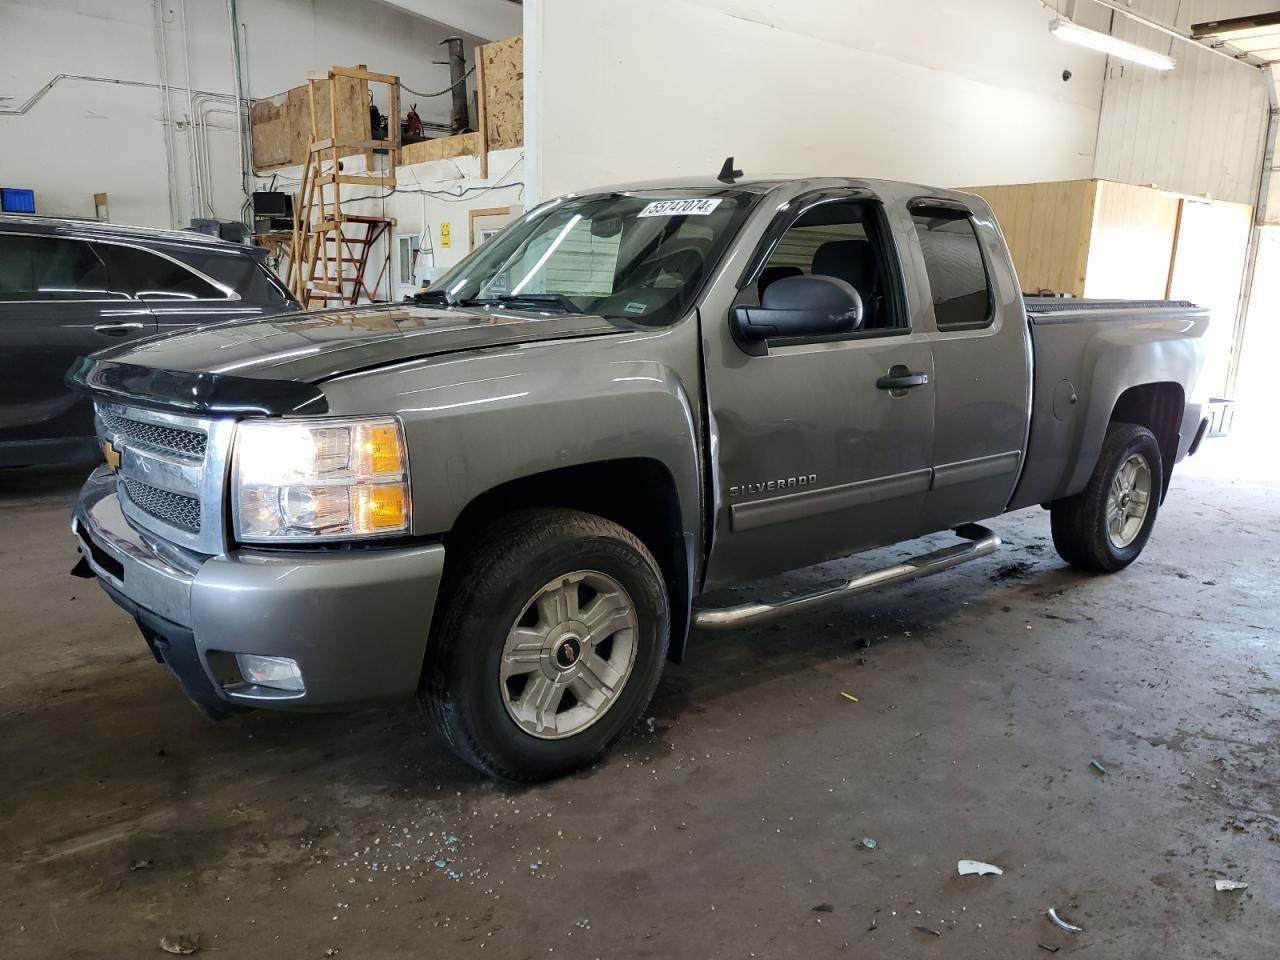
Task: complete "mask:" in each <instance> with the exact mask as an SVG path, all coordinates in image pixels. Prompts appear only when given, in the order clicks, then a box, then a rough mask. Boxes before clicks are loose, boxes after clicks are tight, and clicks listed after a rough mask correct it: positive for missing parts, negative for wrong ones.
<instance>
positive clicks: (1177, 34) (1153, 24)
mask: <svg viewBox="0 0 1280 960" xmlns="http://www.w3.org/2000/svg"><path fill="white" fill-rule="evenodd" d="M1089 2H1090V3H1096V4H1097V5H1098V6H1100V7H1106V8H1107V9H1108V10H1112V11H1114V12H1115V13H1118V14H1120V15H1121V16H1124V17H1128V18H1129V19H1130V20H1132V21H1134V22H1135V23H1140V24H1142V25H1143V26H1144V27H1149V28H1150V29H1152V30H1155V31H1156V32H1157V33H1163V34H1164V35H1165V36H1167V37H1173V39H1175V40H1181V41H1182V42H1183V43H1189V44H1191V45H1192V46H1193V47H1197V48H1198V49H1200V50H1208V51H1209V52H1210V53H1216V54H1217V55H1218V56H1220V57H1226V58H1227V59H1228V60H1230V61H1231V62H1232V63H1239V64H1242V65H1244V66H1246V67H1251V68H1253V69H1254V70H1261V69H1262V68H1263V65H1262V64H1257V63H1250V62H1249V61H1248V56H1249V55H1248V54H1240V55H1239V56H1234V55H1232V54H1230V53H1227V52H1226V51H1225V50H1222V49H1219V48H1218V47H1211V46H1209V45H1208V44H1205V43H1201V42H1200V41H1199V40H1197V39H1196V38H1194V37H1192V36H1191V35H1190V34H1189V33H1183V32H1182V31H1181V30H1175V29H1174V28H1173V27H1170V26H1166V25H1165V24H1163V23H1160V22H1159V21H1157V20H1152V19H1151V18H1150V17H1144V16H1143V15H1142V14H1140V13H1134V12H1133V11H1132V10H1130V9H1128V8H1127V7H1123V6H1121V5H1120V4H1118V3H1112V2H1111V0H1089Z"/></svg>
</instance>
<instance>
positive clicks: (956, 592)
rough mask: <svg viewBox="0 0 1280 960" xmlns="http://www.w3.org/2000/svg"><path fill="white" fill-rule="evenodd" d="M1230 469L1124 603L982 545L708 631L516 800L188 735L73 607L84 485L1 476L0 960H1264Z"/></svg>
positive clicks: (470, 782) (1271, 549) (124, 641)
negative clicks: (167, 950)
mask: <svg viewBox="0 0 1280 960" xmlns="http://www.w3.org/2000/svg"><path fill="white" fill-rule="evenodd" d="M1228 446H1229V444H1226V443H1220V444H1219V445H1218V446H1217V447H1216V448H1211V449H1210V450H1209V451H1208V452H1207V453H1206V454H1204V455H1202V456H1201V457H1200V458H1197V461H1193V462H1192V464H1191V466H1190V468H1189V469H1188V470H1186V471H1184V472H1183V473H1182V474H1181V475H1180V476H1179V477H1178V478H1177V479H1176V480H1175V485H1174V489H1173V491H1172V493H1171V496H1170V499H1169V501H1168V502H1167V504H1166V508H1165V511H1164V512H1163V514H1162V516H1161V519H1160V523H1159V525H1158V526H1157V528H1156V533H1155V538H1154V540H1153V542H1152V543H1151V546H1150V547H1149V549H1148V551H1147V553H1146V555H1145V556H1144V557H1143V559H1142V560H1141V561H1140V562H1139V563H1138V564H1137V565H1136V566H1134V567H1133V568H1131V569H1130V570H1129V571H1128V572H1126V573H1124V574H1121V575H1118V576H1113V577H1107V578H1092V577H1086V576H1082V575H1079V574H1076V573H1074V572H1071V571H1070V570H1068V569H1067V568H1065V567H1064V566H1063V565H1062V564H1061V563H1060V562H1059V560H1058V558H1057V556H1056V555H1055V554H1054V552H1053V549H1052V546H1051V544H1050V543H1049V540H1048V522H1047V517H1046V516H1045V515H1044V514H1043V513H1041V512H1040V511H1038V510H1031V511H1024V512H1022V513H1020V514H1017V515H1014V516H1009V517H1005V518H1001V519H1000V520H998V521H996V522H995V524H994V526H995V527H996V529H997V530H998V531H999V533H1000V534H1001V535H1002V536H1004V537H1005V538H1006V539H1007V542H1008V545H1007V547H1006V548H1005V549H1004V550H1003V551H1002V552H1001V553H1000V554H998V555H997V556H996V557H995V558H992V559H989V560H986V561H982V562H979V563H976V564H972V565H970V566H967V567H962V568H959V569H957V570H954V571H951V572H948V573H946V574H943V575H941V576H940V577H937V578H934V579H932V580H925V581H921V582H919V583H917V584H913V585H910V586H906V587H901V588H897V589H892V590H889V591H887V592H884V593H882V594H880V595H878V596H875V597H872V598H869V599H865V600H863V601H861V602H853V603H848V604H845V605H844V606H841V607H836V608H828V610H826V611H823V612H820V613H819V614H818V615H816V616H809V617H806V618H798V619H795V620H793V621H790V622H787V623H785V624H783V625H781V626H775V627H772V628H764V629H761V630H758V631H754V632H744V633H741V634H738V635H725V636H715V637H712V636H703V637H697V638H695V640H694V642H693V644H692V648H691V652H690V656H689V658H688V660H687V662H686V663H685V664H684V665H683V666H680V667H674V668H670V669H668V671H667V673H666V676H665V678H664V680H663V682H662V685H661V688H660V690H659V693H658V696H657V698H656V700H655V702H654V704H653V707H652V709H651V711H650V712H651V713H652V716H653V718H654V720H653V722H652V723H646V724H642V725H640V727H639V728H638V729H637V730H636V731H635V732H634V733H633V734H631V735H630V736H629V737H628V738H627V739H626V740H624V742H623V743H622V744H621V745H620V747H619V748H618V749H616V750H615V751H614V752H613V753H612V755H610V756H609V757H608V758H606V759H605V760H604V761H603V762H602V763H600V764H599V765H598V766H597V767H596V768H594V769H592V770H589V771H587V772H585V773H583V774H582V775H580V776H576V777H572V778H569V779H566V780H564V781H561V782H558V783H554V784H550V785H546V786H540V787H536V788H530V789H516V788H512V787H510V786H506V785H498V784H494V783H491V782H489V781H487V780H484V779H482V778H480V777H479V776H477V775H476V774H474V773H472V772H471V771H470V770H469V769H468V768H466V767H464V766H462V765H461V764H459V763H457V762H456V761H454V760H453V759H452V758H451V757H450V756H449V755H447V754H446V753H445V752H444V751H443V749H442V748H441V747H440V745H439V744H438V742H436V741H435V739H434V738H433V737H432V736H431V735H430V734H429V733H428V732H426V731H424V729H423V726H422V724H421V722H420V720H419V719H418V717H417V715H416V713H415V712H414V711H413V710H404V711H399V712H365V713H360V714H356V715H347V716H328V717H319V716H317V717H289V716H283V715H271V714H256V715H250V716H247V717H243V718H238V719H234V720H230V721H227V722H224V723H222V724H218V725H213V724H210V723H207V722H206V721H205V720H204V719H203V718H202V717H201V716H200V715H199V714H198V713H197V712H196V711H195V710H194V709H193V708H192V707H190V706H189V705H188V704H187V703H186V702H185V701H184V700H183V699H182V696H181V694H180V693H179V691H178V688H177V686H176V685H175V683H174V682H173V681H172V680H171V679H170V678H169V676H168V675H167V673H166V672H165V670H164V669H163V668H162V667H160V666H158V665H157V664H155V663H154V662H153V661H152V660H151V659H150V657H149V655H148V654H147V651H146V649H145V647H144V645H143V643H142V640H141V639H140V638H139V636H138V635H137V633H136V631H135V629H134V628H133V625H132V624H131V623H130V622H129V620H128V619H127V618H126V617H125V616H124V615H123V614H122V613H121V612H119V611H118V610H117V609H116V608H115V607H113V606H112V605H111V603H110V602H108V600H107V599H106V597H105V596H104V595H103V594H102V592H101V591H100V590H99V589H98V588H97V587H96V586H95V585H94V584H93V583H91V582H87V581H80V580H72V579H70V578H68V577H67V575H66V574H67V570H68V569H69V568H70V567H71V565H72V563H73V562H74V559H75V552H74V549H73V546H72V542H71V539H70V536H69V534H68V531H67V514H68V505H69V504H70V503H71V501H72V499H73V497H74V491H75V487H76V485H77V483H78V475H73V474H70V473H49V472H42V471H34V470H28V471H13V472H7V473H3V474H0V569H2V570H3V571H4V578H3V579H4V583H3V584H2V585H0V623H2V624H3V625H4V626H3V628H0V632H2V633H3V640H2V642H0V784H2V786H0V957H4V958H7V960H18V958H28V957H58V958H74V957H92V958H108V957H129V958H134V957H140V956H147V955H157V956H160V955H163V954H162V953H161V950H160V947H159V943H160V940H161V938H162V937H165V936H172V935H178V934H189V935H198V936H199V942H200V944H201V948H202V951H213V950H218V951H221V954H220V955H222V956H227V957H250V956H253V957H265V956H270V957H272V958H293V957H301V958H319V957H328V956H335V955H340V956H342V957H344V958H345V957H360V958H378V957H395V956H415V957H450V958H453V957H467V956H479V957H502V958H507V957H509V958H537V957H546V956H554V957H570V958H577V957H583V958H592V957H653V958H685V957H688V958H698V960H704V958H713V957H715V958H718V957H732V958H748V957H761V958H765V957H770V958H778V957H805V958H808V957H816V956H832V955H840V951H845V954H844V955H848V956H854V957H893V958H903V957H917V956H918V957H947V958H958V957H959V958H965V957H1028V958H1032V957H1038V956H1046V957H1047V956H1049V954H1048V953H1046V952H1045V951H1043V950H1040V949H1039V948H1038V947H1037V943H1044V944H1047V945H1049V946H1056V947H1060V949H1061V954H1060V955H1062V956H1066V955H1067V954H1075V953H1079V954H1080V955H1082V956H1089V957H1116V958H1128V960H1133V958H1161V960H1171V958H1205V957H1224V958H1227V957H1230V958H1255V957H1257V958H1260V957H1264V956H1274V955H1275V953H1276V949H1277V947H1276V940H1277V934H1278V932H1280V791H1278V788H1277V785H1276V780H1275V778H1276V772H1277V769H1278V766H1277V758H1278V756H1280V698H1278V697H1277V694H1278V693H1280V643H1278V642H1277V636H1278V630H1280V606H1278V605H1277V603H1276V600H1275V596H1276V587H1275V583H1276V580H1277V576H1278V575H1280V559H1278V555H1277V551H1276V547H1275V544H1276V542H1277V538H1278V537H1280V513H1278V511H1277V508H1276V506H1275V504H1276V499H1275V498H1276V496H1277V494H1278V493H1280V486H1277V484H1276V483H1272V482H1267V481H1264V480H1251V479H1248V473H1247V471H1241V470H1239V469H1237V468H1236V467H1235V466H1233V465H1232V463H1231V461H1230V459H1229V457H1228V454H1229V450H1228V449H1227V448H1228ZM1214 459H1216V460H1217V461H1218V463H1217V469H1216V470H1215V469H1214V467H1215V465H1214V463H1212V462H1211V461H1212V460H1214ZM1272 475H1273V476H1274V474H1272ZM903 553H904V551H901V550H891V551H885V552H883V555H882V556H900V555H903ZM874 560H875V558H867V557H863V558H858V559H857V560H855V561H846V562H842V563H838V564H831V565H829V567H828V568H827V569H826V570H819V571H809V572H806V573H803V574H797V575H794V576H790V577H786V578H779V579H778V580H777V581H776V582H775V583H774V584H772V585H771V588H772V589H773V590H776V591H782V590H792V591H794V590H798V589H803V588H804V587H805V586H806V585H808V584H811V583H814V582H817V581H818V580H821V579H823V577H824V576H830V575H831V574H833V573H835V572H837V571H847V570H853V569H861V568H864V567H865V566H867V565H868V563H869V562H874ZM841 691H845V692H848V693H851V694H853V695H855V696H857V697H858V702H856V703H854V702H851V701H849V700H847V699H845V698H843V697H842V696H841V695H840V693H841ZM1092 759H1097V760H1098V761H1099V762H1100V763H1101V764H1102V765H1103V766H1104V767H1105V768H1106V771H1107V772H1106V775H1105V776H1104V775H1101V774H1099V773H1097V772H1096V771H1094V770H1093V769H1091V768H1090V766H1089V763H1090V760H1092ZM864 837H872V838H874V839H875V840H876V841H877V842H878V846H877V847H876V848H875V849H874V850H869V849H866V848H864V847H863V846H862V844H861V841H862V838H864ZM960 858H974V859H979V860H987V861H991V862H994V863H997V864H1000V865H1002V866H1003V867H1004V868H1005V872H1004V875H1003V876H1001V877H981V878H978V877H959V876H957V875H956V861H957V860H958V859H960ZM1216 878H1229V879H1241V880H1245V881H1248V882H1249V883H1250V884H1251V886H1250V887H1249V889H1248V890H1246V891H1245V892H1243V893H1216V892H1215V891H1214V880H1215V879H1216ZM1055 905H1056V906H1057V907H1058V908H1059V910H1060V911H1061V912H1062V913H1063V914H1064V915H1065V916H1066V917H1068V918H1070V919H1071V920H1073V921H1075V922H1076V923H1078V924H1080V925H1082V926H1083V927H1084V928H1085V932H1084V933H1081V934H1079V935H1076V936H1071V935H1068V934H1065V933H1062V932H1060V931H1058V930H1056V929H1055V928H1054V927H1053V926H1052V925H1051V924H1050V923H1049V921H1048V920H1047V919H1046V918H1045V909H1046V908H1047V907H1049V906H1055ZM819 907H821V908H822V909H821V910H818V909H816V908H819ZM921 928H925V930H922V929H921ZM926 930H934V931H937V932H938V934H940V936H935V935H934V934H933V933H931V932H926Z"/></svg>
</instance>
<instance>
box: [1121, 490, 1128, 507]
mask: <svg viewBox="0 0 1280 960" xmlns="http://www.w3.org/2000/svg"><path fill="white" fill-rule="evenodd" d="M1128 505H1129V494H1127V493H1126V494H1125V495H1124V496H1122V497H1121V498H1120V506H1122V507H1127V506H1128Z"/></svg>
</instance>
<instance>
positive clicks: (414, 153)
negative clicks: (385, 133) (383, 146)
mask: <svg viewBox="0 0 1280 960" xmlns="http://www.w3.org/2000/svg"><path fill="white" fill-rule="evenodd" d="M479 152H480V134H478V133H459V134H457V135H455V136H452V137H437V138H436V139H435V140H423V141H421V142H420V143H410V144H407V145H406V146H404V147H401V148H400V163H401V164H406V163H426V162H428V161H430V160H448V159H449V158H450V157H463V156H472V157H474V156H475V155H476V154H477V153H479Z"/></svg>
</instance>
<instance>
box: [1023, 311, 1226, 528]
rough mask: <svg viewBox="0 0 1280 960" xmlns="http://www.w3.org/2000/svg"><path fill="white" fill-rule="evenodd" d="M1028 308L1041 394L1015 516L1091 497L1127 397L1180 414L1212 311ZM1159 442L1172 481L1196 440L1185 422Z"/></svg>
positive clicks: (1036, 389)
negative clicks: (1138, 393) (1142, 395)
mask: <svg viewBox="0 0 1280 960" xmlns="http://www.w3.org/2000/svg"><path fill="white" fill-rule="evenodd" d="M1024 300H1025V303H1026V311H1027V320H1028V331H1029V336H1030V340H1031V356H1032V365H1033V377H1032V382H1033V384H1034V386H1033V388H1032V398H1031V427H1030V435H1029V437H1028V442H1027V455H1026V459H1025V464H1026V467H1025V470H1024V472H1023V475H1022V478H1021V479H1020V480H1019V482H1018V487H1017V489H1016V490H1015V491H1014V495H1013V500H1012V501H1011V503H1010V505H1009V508H1010V509H1018V508H1020V507H1026V506H1031V505H1033V504H1037V503H1048V502H1050V501H1053V500H1058V499H1060V498H1062V497H1067V496H1071V495H1073V494H1075V493H1078V492H1079V491H1080V490H1082V489H1084V486H1085V484H1086V483H1087V482H1088V479H1089V475H1090V473H1091V472H1092V470H1093V465H1094V463H1095V462H1096V461H1097V458H1098V453H1099V451H1100V450H1101V447H1102V441H1103V439H1104V437H1105V436H1106V429H1107V424H1108V422H1109V421H1110V420H1111V418H1112V415H1113V413H1114V412H1115V411H1116V409H1117V404H1119V403H1124V402H1125V395H1126V394H1129V393H1131V392H1132V391H1135V390H1143V391H1147V392H1148V394H1149V395H1150V396H1153V397H1154V398H1155V399H1154V400H1153V401H1152V402H1168V403H1169V404H1173V403H1177V404H1178V405H1179V408H1180V409H1181V405H1182V404H1183V403H1184V402H1185V401H1186V400H1187V399H1188V398H1187V397H1184V396H1183V388H1182V386H1181V384H1194V382H1195V379H1196V375H1197V372H1198V370H1199V368H1200V365H1201V360H1202V349H1203V348H1202V346H1201V338H1202V337H1203V336H1204V332H1205V330H1206V329H1207V327H1208V324H1209V312H1208V310H1206V309H1204V308H1202V307H1197V306H1196V305H1195V304H1192V303H1188V302H1186V301H1185V300H1076V299H1061V298H1056V297H1024ZM1188 415H1189V416H1190V415H1194V416H1195V417H1196V418H1198V415H1199V414H1198V411H1191V410H1189V411H1188ZM1192 432H1194V431H1192ZM1158 439H1160V440H1161V441H1162V442H1161V448H1162V450H1163V451H1166V457H1165V459H1166V463H1165V464H1164V470H1165V479H1166V480H1167V479H1168V476H1169V473H1170V471H1171V470H1172V468H1173V463H1174V461H1175V460H1176V459H1178V458H1179V457H1181V456H1182V455H1184V454H1185V453H1186V449H1187V446H1188V445H1189V444H1190V442H1191V439H1192V438H1191V436H1190V435H1188V431H1187V430H1186V429H1185V428H1184V427H1183V426H1182V425H1181V424H1179V425H1178V426H1177V427H1175V428H1173V429H1172V431H1171V435H1170V436H1168V437H1162V438H1161V437H1158ZM1166 485H1167V484H1166Z"/></svg>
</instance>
